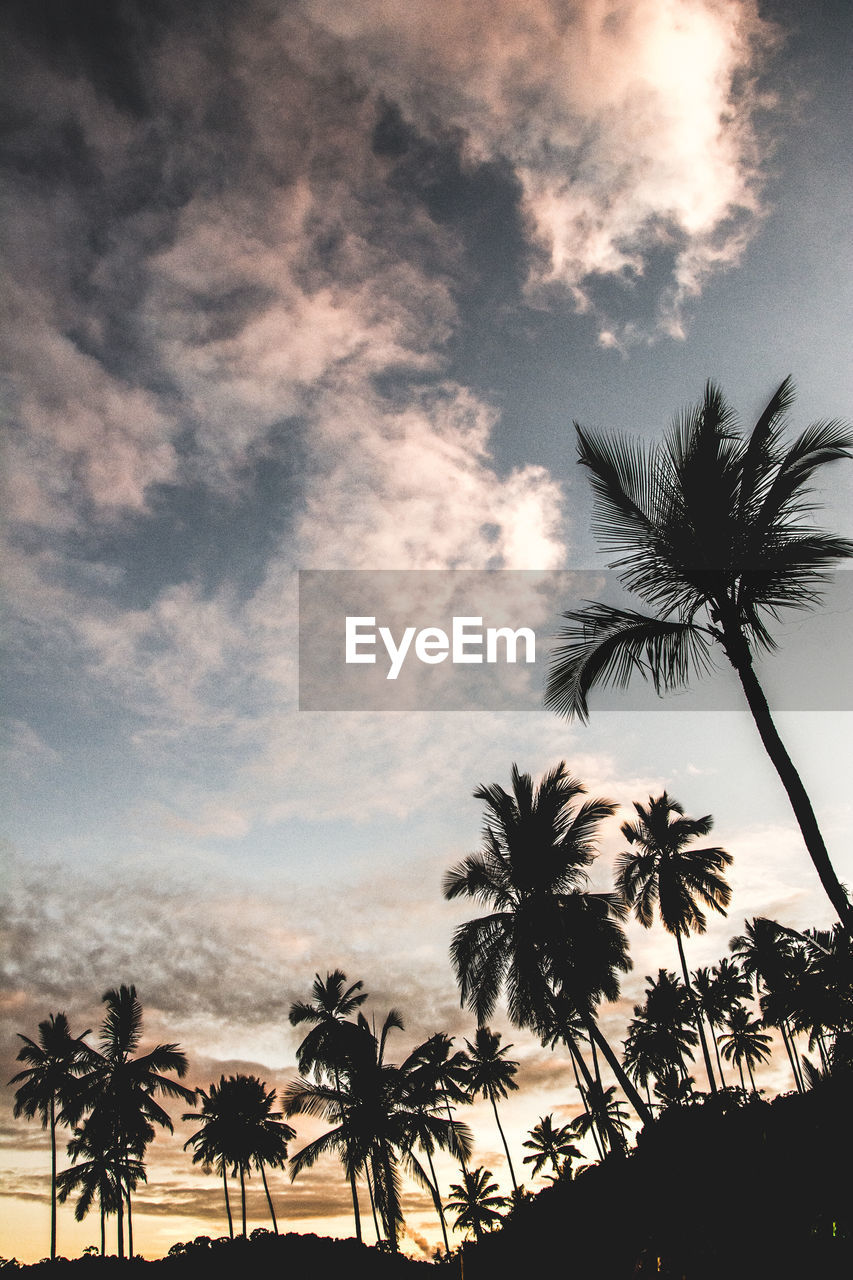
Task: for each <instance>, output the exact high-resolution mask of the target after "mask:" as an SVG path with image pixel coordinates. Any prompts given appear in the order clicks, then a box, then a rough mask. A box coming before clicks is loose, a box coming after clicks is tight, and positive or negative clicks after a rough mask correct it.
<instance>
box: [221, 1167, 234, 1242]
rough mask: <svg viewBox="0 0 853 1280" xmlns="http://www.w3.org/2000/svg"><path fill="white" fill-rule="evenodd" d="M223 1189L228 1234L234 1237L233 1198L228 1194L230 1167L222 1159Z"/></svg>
mask: <svg viewBox="0 0 853 1280" xmlns="http://www.w3.org/2000/svg"><path fill="white" fill-rule="evenodd" d="M222 1189H223V1190H224V1192H225V1212H226V1213H227V1214H228V1235H229V1236H230V1237H231V1239H232V1240H233V1239H234V1219H233V1218H232V1217H231V1199H230V1197H229V1195H228V1167H227V1165H226V1164H225V1161H224V1160H223V1161H222Z"/></svg>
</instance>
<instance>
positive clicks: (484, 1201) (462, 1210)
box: [447, 1167, 509, 1241]
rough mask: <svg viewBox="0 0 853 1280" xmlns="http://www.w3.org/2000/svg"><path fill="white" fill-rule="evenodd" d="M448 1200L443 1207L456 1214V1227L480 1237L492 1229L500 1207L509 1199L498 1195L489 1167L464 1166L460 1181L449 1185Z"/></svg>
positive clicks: (502, 1207)
mask: <svg viewBox="0 0 853 1280" xmlns="http://www.w3.org/2000/svg"><path fill="white" fill-rule="evenodd" d="M450 1194H451V1195H452V1196H453V1199H452V1200H448V1202H447V1208H448V1209H451V1210H452V1211H453V1212H454V1213H455V1214H456V1227H457V1229H458V1230H460V1231H473V1233H474V1236H475V1237H476V1239H477V1240H478V1241H479V1240H482V1238H483V1234H484V1233H485V1232H486V1231H493V1230H494V1228H495V1227H496V1226H497V1225H498V1223H499V1222H500V1221H501V1220H502V1219H503V1214H502V1213H501V1210H502V1209H506V1208H507V1206H508V1204H509V1200H508V1199H507V1197H506V1196H502V1195H501V1194H500V1191H499V1189H498V1184H497V1183H496V1182H493V1181H492V1172H491V1170H490V1169H483V1168H482V1167H481V1168H479V1169H466V1170H465V1171H464V1172H463V1174H462V1181H461V1182H457V1183H455V1184H454V1185H453V1186H452V1187H451V1188H450Z"/></svg>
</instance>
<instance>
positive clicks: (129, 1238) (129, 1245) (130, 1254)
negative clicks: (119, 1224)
mask: <svg viewBox="0 0 853 1280" xmlns="http://www.w3.org/2000/svg"><path fill="white" fill-rule="evenodd" d="M127 1256H128V1257H129V1258H132V1257H133V1214H132V1212H131V1208H130V1187H129V1186H128V1188H127Z"/></svg>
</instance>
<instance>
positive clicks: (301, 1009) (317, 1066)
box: [289, 969, 367, 1244]
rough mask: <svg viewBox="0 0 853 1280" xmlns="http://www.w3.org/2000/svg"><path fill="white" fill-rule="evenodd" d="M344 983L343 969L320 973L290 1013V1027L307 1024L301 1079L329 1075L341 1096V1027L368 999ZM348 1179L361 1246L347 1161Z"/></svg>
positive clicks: (357, 986)
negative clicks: (308, 995) (307, 995)
mask: <svg viewBox="0 0 853 1280" xmlns="http://www.w3.org/2000/svg"><path fill="white" fill-rule="evenodd" d="M346 982H347V977H346V974H345V973H344V972H343V970H342V969H335V971H334V972H333V973H327V974H326V979H325V981H324V980H323V979H322V978H321V977H320V975H319V973H318V974H315V975H314V985H313V986H312V988H311V994H312V996H313V1003H311V1002H308V1001H302V1000H294V1002H293V1003H292V1004H291V1006H290V1014H289V1017H290V1022H291V1025H292V1026H294V1027H297V1026H301V1025H302V1024H304V1023H308V1024H310V1027H311V1030H310V1031H309V1032H308V1034H307V1035H306V1036H305V1038H304V1039H303V1041H302V1043H301V1044H300V1046H299V1048H298V1049H297V1051H296V1065H297V1067H298V1068H299V1071H300V1074H301V1075H303V1076H304V1075H307V1073H308V1072H309V1071H312V1070H313V1071H315V1072H319V1076H320V1077H321V1076H322V1074H323V1072H329V1073H330V1074H331V1076H332V1079H333V1080H334V1084H335V1088H336V1090H337V1091H338V1093H340V1064H341V1062H342V1061H343V1060H344V1056H345V1048H344V1045H345V1039H346V1035H345V1032H344V1031H343V1030H342V1028H343V1025H344V1024H345V1022H346V1020H347V1019H348V1018H350V1017H351V1016H352V1014H353V1013H355V1012H356V1011H357V1010H358V1009H359V1008H360V1006H361V1005H362V1004H364V1002H365V1000H366V999H367V992H366V991H364V990H363V987H364V983H363V982H353V983H352V984H351V985H350V986H347V985H346ZM318 1078H319V1077H318ZM341 1119H342V1122H343V1124H344V1129H345V1128H346V1116H345V1115H342V1117H341ZM349 1178H350V1193H351V1195H352V1211H353V1217H354V1218H355V1235H356V1239H357V1240H358V1242H359V1244H361V1242H362V1238H361V1212H360V1210H359V1205H358V1188H357V1187H356V1178H355V1166H354V1164H353V1163H352V1162H350V1172H349Z"/></svg>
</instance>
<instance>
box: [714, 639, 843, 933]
mask: <svg viewBox="0 0 853 1280" xmlns="http://www.w3.org/2000/svg"><path fill="white" fill-rule="evenodd" d="M723 632H724V646H725V650H726V654H727V656H728V659H729V661H730V662H731V664H732V666H733V667H734V669H735V671H736V672H737V674H738V677H739V679H740V682H741V685H742V687H743V691H744V693H745V695H746V701H747V703H748V705H749V709H750V711H751V712H752V718H753V720H754V721H755V725H756V728H757V729H758V732H759V734H760V735H761V741H762V742H763V743H764V748H765V750H766V752H767V754H768V755H769V757H770V759H771V761H772V762H773V765H774V767H775V769H776V772H777V773H778V775H779V778H780V780H781V782H782V786H783V787H784V788H785V791H786V792H787V795H788V799H789V800H790V802H791V808H792V809H793V811H794V816H795V817H796V819H797V822H798V823H799V827H800V831H801V832H802V834H803V840H804V841H805V845H806V849H807V850H808V852H809V856H810V857H811V860H812V862H813V864H814V868H815V871H816V872H817V874H818V876H819V877H820V882H821V884H822V885H823V888H824V891H825V893H826V895H827V897H828V898H829V900H830V902H831V903H832V905H833V907H834V908H835V910H836V912H837V913H838V918H839V920H840V921H841V923H842V924H843V925H844V928H845V929H846V931H847V933H848V934H849V935H850V936H851V937H853V905H851V903H850V900H849V898H848V897H847V894H846V892H845V891H844V887H843V885H842V884H841V882H840V881H839V879H838V876H837V875H836V874H835V868H834V867H833V865H832V862H831V861H830V857H829V853H828V851H827V848H826V845H825V844H824V840H823V836H822V835H821V832H820V827H819V826H818V824H817V818H816V817H815V814H814V810H813V809H812V805H811V801H810V800H809V797H808V794H807V792H806V789H805V787H804V786H803V783H802V779H801V778H800V775H799V773H798V772H797V770H796V768H795V767H794V763H793V761H792V760H791V757H790V756H789V755H788V752H787V750H786V748H785V744H784V743H783V742H782V739H781V737H780V736H779V732H778V730H777V728H776V725H775V724H774V723H773V717H772V715H771V714H770V707H769V706H768V704H767V699H766V698H765V696H764V690H763V689H762V688H761V685H760V684H759V682H758V677H757V676H756V674H755V670H754V668H753V665H752V655H751V654H750V651H749V646H748V644H747V642H746V639H745V637H744V635H743V633H742V631H741V630H740V627H739V626H738V625H737V623H735V622H734V621H729V622H727V621H726V620H724V621H723Z"/></svg>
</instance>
